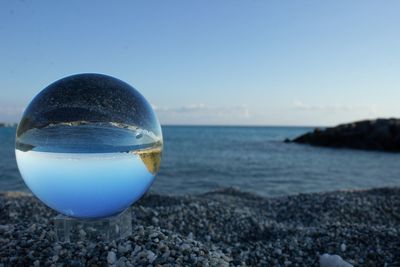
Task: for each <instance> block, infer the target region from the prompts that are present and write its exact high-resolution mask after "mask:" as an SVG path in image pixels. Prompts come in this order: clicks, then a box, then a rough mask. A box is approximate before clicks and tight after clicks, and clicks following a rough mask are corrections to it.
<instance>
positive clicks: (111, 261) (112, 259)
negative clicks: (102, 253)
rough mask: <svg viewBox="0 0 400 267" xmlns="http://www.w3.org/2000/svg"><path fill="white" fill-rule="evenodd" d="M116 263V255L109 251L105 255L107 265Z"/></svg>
mask: <svg viewBox="0 0 400 267" xmlns="http://www.w3.org/2000/svg"><path fill="white" fill-rule="evenodd" d="M116 261H117V255H115V252H114V251H109V252H108V254H107V262H108V263H109V264H114V263H115V262H116Z"/></svg>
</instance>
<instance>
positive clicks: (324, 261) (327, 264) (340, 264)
mask: <svg viewBox="0 0 400 267" xmlns="http://www.w3.org/2000/svg"><path fill="white" fill-rule="evenodd" d="M319 266H320V267H353V265H351V264H350V263H348V262H347V261H344V260H343V259H342V257H340V256H339V255H330V254H327V253H325V254H324V255H322V256H320V257H319Z"/></svg>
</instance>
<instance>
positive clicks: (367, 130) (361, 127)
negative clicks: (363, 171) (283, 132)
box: [285, 119, 400, 152]
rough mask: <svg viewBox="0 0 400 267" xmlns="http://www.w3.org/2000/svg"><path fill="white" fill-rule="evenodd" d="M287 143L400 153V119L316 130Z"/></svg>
mask: <svg viewBox="0 0 400 267" xmlns="http://www.w3.org/2000/svg"><path fill="white" fill-rule="evenodd" d="M285 142H295V143H301V144H310V145H315V146H326V147H339V148H354V149H365V150H381V151H389V152H400V119H377V120H364V121H358V122H353V123H347V124H341V125H338V126H336V127H331V128H326V129H320V128H316V129H315V130H314V131H313V132H310V133H306V134H304V135H301V136H299V137H297V138H295V139H293V140H288V139H287V140H285Z"/></svg>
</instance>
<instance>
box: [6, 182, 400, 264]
mask: <svg viewBox="0 0 400 267" xmlns="http://www.w3.org/2000/svg"><path fill="white" fill-rule="evenodd" d="M0 208H1V213H0V265H1V264H3V265H4V266H8V265H18V264H20V265H32V266H35V265H37V266H50V265H52V264H54V265H55V266H86V265H89V266H90V265H93V266H95V265H96V266H106V265H115V266H137V265H145V266H147V265H148V264H152V265H154V266H155V265H157V264H159V265H160V266H173V265H174V264H180V265H195V266H207V265H208V266H215V265H219V266H249V265H250V266H251V265H265V266H276V265H280V266H315V265H318V263H319V256H320V255H322V254H324V253H329V254H337V255H340V256H341V257H342V258H343V259H344V260H346V261H347V262H349V263H350V264H353V265H355V266H357V265H362V266H384V265H385V264H387V265H388V266H395V265H400V256H399V253H398V248H399V246H400V227H399V226H400V187H385V188H375V189H367V190H365V189H360V190H341V191H332V192H324V193H307V194H304V193H302V194H296V195H289V196H278V197H270V198H269V197H263V196H259V195H256V194H253V193H248V192H243V191H239V190H237V189H233V188H225V189H219V190H216V191H211V192H207V193H204V194H199V195H185V196H173V195H159V194H154V193H151V194H148V195H146V196H145V197H144V198H142V199H141V200H140V201H139V202H137V203H135V204H134V205H133V206H132V216H133V220H132V225H133V234H132V235H131V236H129V237H128V238H126V239H122V240H119V241H117V242H111V243H108V242H103V241H99V242H97V243H91V242H88V241H82V242H77V243H76V244H68V243H57V242H55V241H54V231H53V229H52V227H53V225H52V224H53V223H52V217H53V216H55V215H56V213H55V212H54V211H52V210H50V209H49V208H47V207H45V206H44V205H43V204H42V203H41V202H39V201H38V200H37V199H36V198H34V197H33V196H32V195H31V193H29V192H20V191H11V192H3V193H0Z"/></svg>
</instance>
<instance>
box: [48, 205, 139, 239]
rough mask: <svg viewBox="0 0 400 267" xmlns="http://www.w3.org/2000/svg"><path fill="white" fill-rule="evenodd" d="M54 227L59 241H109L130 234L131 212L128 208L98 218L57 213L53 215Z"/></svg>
mask: <svg viewBox="0 0 400 267" xmlns="http://www.w3.org/2000/svg"><path fill="white" fill-rule="evenodd" d="M54 228H55V232H56V238H57V241H59V242H77V241H84V240H87V241H98V240H104V241H108V242H111V241H113V240H117V239H121V238H125V237H127V236H129V235H131V234H132V213H131V209H130V208H128V209H126V210H124V211H123V212H121V213H119V214H117V215H114V216H110V217H107V218H100V219H77V218H72V217H68V216H65V215H61V214H59V215H57V216H56V217H54Z"/></svg>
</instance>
